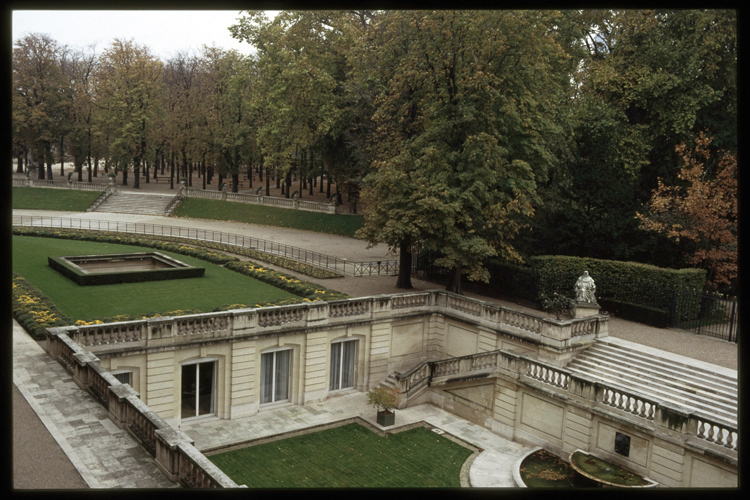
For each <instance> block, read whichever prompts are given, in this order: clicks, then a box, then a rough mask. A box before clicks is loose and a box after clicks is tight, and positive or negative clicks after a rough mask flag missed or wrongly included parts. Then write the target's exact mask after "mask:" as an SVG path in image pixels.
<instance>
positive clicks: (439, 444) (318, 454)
mask: <svg viewBox="0 0 750 500" xmlns="http://www.w3.org/2000/svg"><path fill="white" fill-rule="evenodd" d="M471 454H472V451H471V450H469V449H467V448H464V447H463V446H461V445H459V444H457V443H454V442H453V441H451V440H449V439H447V438H445V437H443V436H440V435H438V434H436V433H434V432H432V431H431V430H429V429H427V428H425V427H415V428H414V429H410V430H407V431H403V432H399V433H396V434H391V435H388V436H387V437H381V436H379V435H378V434H376V433H375V432H373V431H371V430H369V429H367V428H365V427H363V426H362V425H359V424H356V423H352V424H347V425H343V426H340V427H334V428H332V429H327V430H324V431H319V432H313V433H308V434H303V435H300V436H295V437H291V438H288V439H283V440H278V441H272V442H268V443H264V444H259V445H255V446H250V447H247V448H242V449H238V450H233V451H229V452H225V453H218V454H215V455H211V456H209V457H208V458H209V460H211V461H212V462H213V463H214V464H216V466H217V467H219V468H220V469H221V470H222V471H223V472H224V473H225V474H227V475H228V476H229V477H230V478H232V480H233V481H234V482H236V483H237V484H240V485H241V484H244V485H246V486H247V487H248V488H459V487H460V486H461V481H460V472H461V467H462V465H463V463H464V462H465V461H466V459H467V458H469V456H470V455H471Z"/></svg>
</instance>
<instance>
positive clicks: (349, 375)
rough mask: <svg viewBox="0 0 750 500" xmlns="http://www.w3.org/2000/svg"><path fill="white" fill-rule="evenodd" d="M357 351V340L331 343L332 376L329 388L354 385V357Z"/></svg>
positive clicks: (334, 389)
mask: <svg viewBox="0 0 750 500" xmlns="http://www.w3.org/2000/svg"><path fill="white" fill-rule="evenodd" d="M356 352H357V341H356V340H346V341H344V342H334V343H332V344H331V377H330V381H329V384H328V390H330V391H337V390H339V389H346V388H349V387H354V358H355V356H356Z"/></svg>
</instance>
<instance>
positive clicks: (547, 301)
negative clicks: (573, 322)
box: [539, 293, 576, 319]
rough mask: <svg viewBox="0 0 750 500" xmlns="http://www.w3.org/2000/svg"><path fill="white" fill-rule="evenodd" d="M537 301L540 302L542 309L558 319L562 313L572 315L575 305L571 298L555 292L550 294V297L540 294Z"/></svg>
mask: <svg viewBox="0 0 750 500" xmlns="http://www.w3.org/2000/svg"><path fill="white" fill-rule="evenodd" d="M539 302H541V304H542V309H543V310H545V311H547V312H550V313H552V314H554V315H555V317H556V318H557V319H560V316H561V315H562V314H563V313H565V314H566V315H567V316H570V317H572V316H573V311H574V310H575V306H576V303H575V301H574V300H573V299H571V298H570V297H566V296H564V295H558V294H557V293H554V294H552V297H547V296H546V295H541V296H540V297H539Z"/></svg>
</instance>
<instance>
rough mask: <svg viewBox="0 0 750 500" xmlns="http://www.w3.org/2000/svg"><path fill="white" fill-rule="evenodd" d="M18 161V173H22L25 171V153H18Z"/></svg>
mask: <svg viewBox="0 0 750 500" xmlns="http://www.w3.org/2000/svg"><path fill="white" fill-rule="evenodd" d="M16 158H17V161H18V163H17V164H16V173H17V174H22V173H23V153H18V156H17V157H16Z"/></svg>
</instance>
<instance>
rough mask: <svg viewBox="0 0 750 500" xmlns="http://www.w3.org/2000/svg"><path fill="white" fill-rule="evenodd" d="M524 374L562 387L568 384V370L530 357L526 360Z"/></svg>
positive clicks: (566, 386) (564, 387) (565, 387)
mask: <svg viewBox="0 0 750 500" xmlns="http://www.w3.org/2000/svg"><path fill="white" fill-rule="evenodd" d="M526 376H527V377H529V378H532V379H534V380H538V381H540V382H544V383H545V384H549V385H552V386H555V387H560V388H562V389H567V388H568V387H569V386H570V372H568V371H567V370H564V369H562V368H558V367H554V366H550V365H547V364H545V363H542V362H537V361H532V360H530V359H527V360H526Z"/></svg>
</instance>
